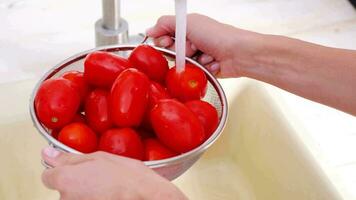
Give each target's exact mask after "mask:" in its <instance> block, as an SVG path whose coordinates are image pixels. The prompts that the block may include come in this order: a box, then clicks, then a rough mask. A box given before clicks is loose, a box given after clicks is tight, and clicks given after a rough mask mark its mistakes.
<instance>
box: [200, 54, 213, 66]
mask: <svg viewBox="0 0 356 200" xmlns="http://www.w3.org/2000/svg"><path fill="white" fill-rule="evenodd" d="M213 60H214V58H213V57H211V56H209V55H206V54H203V55H202V56H201V62H202V63H204V64H208V63H210V62H211V61H213Z"/></svg>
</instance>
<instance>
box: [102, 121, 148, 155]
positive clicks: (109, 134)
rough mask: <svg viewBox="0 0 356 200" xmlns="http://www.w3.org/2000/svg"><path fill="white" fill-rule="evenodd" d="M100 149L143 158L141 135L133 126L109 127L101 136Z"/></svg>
mask: <svg viewBox="0 0 356 200" xmlns="http://www.w3.org/2000/svg"><path fill="white" fill-rule="evenodd" d="M99 150H101V151H106V152H109V153H112V154H117V155H121V156H126V157H130V158H135V159H138V160H142V159H143V145H142V141H141V139H140V136H138V134H137V133H136V131H135V130H133V129H131V128H122V129H109V130H107V131H105V132H104V134H103V135H102V136H101V138H100V142H99Z"/></svg>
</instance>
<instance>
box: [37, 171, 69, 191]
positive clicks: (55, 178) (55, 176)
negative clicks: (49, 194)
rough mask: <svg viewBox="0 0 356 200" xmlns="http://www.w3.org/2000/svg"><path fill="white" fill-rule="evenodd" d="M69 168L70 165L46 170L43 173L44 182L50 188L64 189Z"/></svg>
mask: <svg viewBox="0 0 356 200" xmlns="http://www.w3.org/2000/svg"><path fill="white" fill-rule="evenodd" d="M67 168H68V166H63V167H56V168H52V169H46V170H44V171H43V173H42V182H43V184H44V185H45V186H46V187H47V188H49V189H52V190H58V191H62V190H63V189H64V188H65V186H66V183H67V182H68V180H66V179H67V178H68V176H67V175H66V174H67V173H66V172H67V171H68V169H67Z"/></svg>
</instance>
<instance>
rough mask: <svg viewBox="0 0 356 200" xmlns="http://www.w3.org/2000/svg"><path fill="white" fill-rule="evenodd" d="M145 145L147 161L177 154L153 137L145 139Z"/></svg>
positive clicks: (145, 158)
mask: <svg viewBox="0 0 356 200" xmlns="http://www.w3.org/2000/svg"><path fill="white" fill-rule="evenodd" d="M143 146H144V148H145V156H144V160H147V161H151V160H162V159H166V158H170V157H173V156H175V155H176V153H174V152H173V151H172V150H170V149H168V148H167V147H165V146H163V144H161V143H160V142H159V141H158V140H156V139H153V138H149V139H145V140H143Z"/></svg>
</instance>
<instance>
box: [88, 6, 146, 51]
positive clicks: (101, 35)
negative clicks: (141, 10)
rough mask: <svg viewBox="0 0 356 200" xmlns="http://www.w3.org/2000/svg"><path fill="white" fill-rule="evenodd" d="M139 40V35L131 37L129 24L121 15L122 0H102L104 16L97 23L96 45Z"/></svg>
mask: <svg viewBox="0 0 356 200" xmlns="http://www.w3.org/2000/svg"><path fill="white" fill-rule="evenodd" d="M141 39H142V36H141ZM138 40H139V38H138V37H137V36H132V37H129V25H128V23H127V21H126V20H125V19H124V18H122V17H121V15H120V0H102V18H101V19H99V20H98V21H96V23H95V45H96V46H97V47H98V46H104V45H113V44H125V43H126V44H127V43H133V42H135V41H138Z"/></svg>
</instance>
